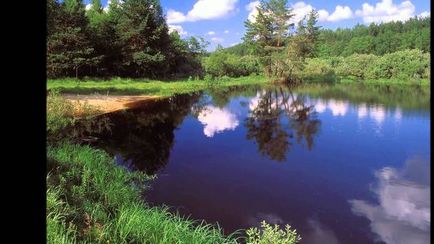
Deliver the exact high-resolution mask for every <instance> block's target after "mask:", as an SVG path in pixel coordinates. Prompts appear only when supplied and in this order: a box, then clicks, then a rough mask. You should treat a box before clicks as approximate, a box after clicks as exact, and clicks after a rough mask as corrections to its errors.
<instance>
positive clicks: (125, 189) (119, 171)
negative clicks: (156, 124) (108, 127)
mask: <svg viewBox="0 0 434 244" xmlns="http://www.w3.org/2000/svg"><path fill="white" fill-rule="evenodd" d="M83 109H85V110H86V111H88V110H92V109H93V108H89V107H85V108H83ZM73 112H74V108H73V106H71V104H70V103H69V102H68V101H67V100H65V99H64V98H62V97H61V96H60V95H59V94H58V93H56V92H54V93H52V92H50V93H49V96H48V97H47V141H48V146H47V178H46V181H47V192H46V193H47V199H46V200H47V213H46V220H47V242H48V243H56V244H57V243H170V244H171V243H240V242H246V243H252V244H253V243H287V244H293V243H296V241H297V240H298V236H297V234H296V232H295V230H293V229H290V228H289V226H287V227H286V229H285V230H281V229H280V228H279V227H278V226H277V225H275V226H270V225H268V224H266V223H265V222H264V223H262V226H261V228H260V229H258V228H250V229H248V230H247V231H246V233H245V238H244V237H241V235H242V234H243V233H244V231H240V232H238V233H233V234H230V235H224V234H223V231H222V230H221V229H220V228H218V227H217V226H214V225H209V224H206V223H205V222H203V221H198V220H191V219H187V218H185V217H182V216H180V215H178V214H176V213H172V212H170V211H168V209H167V208H165V207H151V206H149V205H148V204H147V203H146V202H144V201H143V200H142V198H141V193H142V192H143V191H144V190H146V187H147V185H148V182H149V181H151V180H152V179H153V176H149V175H145V174H144V173H141V172H131V171H127V170H126V169H125V168H122V167H119V166H116V165H115V163H114V159H113V157H111V156H110V155H109V154H108V153H106V152H105V151H103V150H100V149H96V148H92V147H90V146H85V145H77V144H74V143H72V142H70V141H68V140H67V139H66V138H62V136H61V135H62V134H61V133H60V131H62V130H63V129H64V128H65V127H66V126H69V125H72V124H74V117H73V116H74V115H73V114H74V113H73ZM239 234H241V235H239Z"/></svg>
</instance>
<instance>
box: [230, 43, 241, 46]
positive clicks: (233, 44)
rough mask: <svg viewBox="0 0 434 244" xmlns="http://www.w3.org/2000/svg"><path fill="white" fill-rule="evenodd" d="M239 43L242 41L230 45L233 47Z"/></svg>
mask: <svg viewBox="0 0 434 244" xmlns="http://www.w3.org/2000/svg"><path fill="white" fill-rule="evenodd" d="M237 44H240V42H234V43H231V44H230V45H229V46H231V47H233V46H235V45H237Z"/></svg>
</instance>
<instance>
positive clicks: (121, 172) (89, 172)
mask: <svg viewBox="0 0 434 244" xmlns="http://www.w3.org/2000/svg"><path fill="white" fill-rule="evenodd" d="M47 158H48V160H49V164H48V169H49V170H50V172H49V174H48V176H47V237H48V242H49V243H74V242H75V241H78V242H89V243H103V242H104V243H107V242H109V243H237V240H236V239H235V238H233V237H232V236H224V235H223V234H222V231H221V230H220V229H218V228H216V227H214V226H211V225H208V224H205V223H203V222H201V223H199V222H195V221H193V220H189V219H186V218H182V217H180V216H179V215H177V214H172V213H170V212H169V211H168V210H167V209H166V208H164V207H150V206H148V205H147V204H146V203H144V202H142V200H141V199H140V190H141V189H142V186H143V185H146V184H145V182H146V181H147V180H150V179H151V178H150V177H149V176H146V175H144V174H142V173H138V172H135V173H132V172H128V171H126V170H125V169H123V168H121V167H117V166H115V164H114V163H113V158H111V157H110V156H109V155H108V154H107V153H105V152H104V151H102V150H98V149H94V148H91V147H89V146H79V145H74V144H70V143H62V144H60V145H58V146H48V148H47Z"/></svg>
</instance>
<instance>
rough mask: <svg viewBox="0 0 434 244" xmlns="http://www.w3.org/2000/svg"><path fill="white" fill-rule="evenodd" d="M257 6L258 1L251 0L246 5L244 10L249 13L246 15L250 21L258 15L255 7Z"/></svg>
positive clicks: (253, 20)
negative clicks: (251, 0)
mask: <svg viewBox="0 0 434 244" xmlns="http://www.w3.org/2000/svg"><path fill="white" fill-rule="evenodd" d="M258 6H259V1H253V2H250V3H249V4H247V5H246V10H247V11H249V15H248V17H247V19H248V20H250V21H251V22H255V19H256V15H258V10H257V9H256V7H258Z"/></svg>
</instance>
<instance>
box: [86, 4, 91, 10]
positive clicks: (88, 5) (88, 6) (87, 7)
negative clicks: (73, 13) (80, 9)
mask: <svg viewBox="0 0 434 244" xmlns="http://www.w3.org/2000/svg"><path fill="white" fill-rule="evenodd" d="M84 8H85V9H86V10H90V9H91V8H92V4H91V3H89V4H86V7H84Z"/></svg>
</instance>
